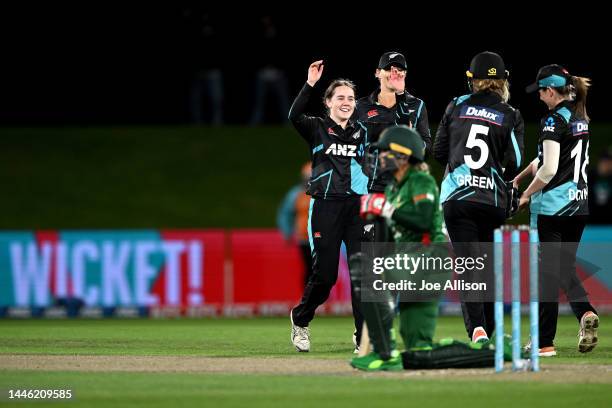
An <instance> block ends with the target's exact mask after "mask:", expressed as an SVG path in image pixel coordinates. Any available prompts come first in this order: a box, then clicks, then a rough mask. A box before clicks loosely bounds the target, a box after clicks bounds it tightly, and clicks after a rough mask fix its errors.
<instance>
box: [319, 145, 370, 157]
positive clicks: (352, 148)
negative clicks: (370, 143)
mask: <svg viewBox="0 0 612 408" xmlns="http://www.w3.org/2000/svg"><path fill="white" fill-rule="evenodd" d="M325 154H333V155H334V156H346V157H357V155H359V156H363V144H361V145H359V150H357V146H356V145H346V144H341V143H332V144H331V145H330V146H329V147H328V148H327V150H326V151H325Z"/></svg>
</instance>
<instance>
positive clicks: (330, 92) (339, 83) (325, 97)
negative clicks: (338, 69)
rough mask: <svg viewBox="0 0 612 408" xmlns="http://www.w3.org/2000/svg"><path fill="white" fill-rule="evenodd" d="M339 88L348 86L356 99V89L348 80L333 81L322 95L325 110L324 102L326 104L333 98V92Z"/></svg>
mask: <svg viewBox="0 0 612 408" xmlns="http://www.w3.org/2000/svg"><path fill="white" fill-rule="evenodd" d="M339 86H348V87H349V88H351V89H352V90H353V93H354V94H355V98H357V87H356V86H355V84H354V83H353V81H351V80H349V79H342V78H338V79H334V80H333V81H332V82H331V83H330V84H329V86H328V87H327V89H326V90H325V94H324V95H323V105H324V106H325V108H326V109H327V105H326V104H325V102H327V101H328V100H330V99H331V98H332V97H333V96H334V92H336V88H338V87H339ZM327 110H328V111H329V109H327Z"/></svg>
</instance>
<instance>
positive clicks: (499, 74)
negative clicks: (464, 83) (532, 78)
mask: <svg viewBox="0 0 612 408" xmlns="http://www.w3.org/2000/svg"><path fill="white" fill-rule="evenodd" d="M465 74H466V75H467V76H468V78H471V79H506V78H508V71H506V65H505V64H504V60H503V59H502V57H500V56H499V54H496V53H494V52H490V51H485V52H481V53H480V54H477V55H476V56H475V57H474V58H472V62H471V63H470V69H469V70H468V71H466V73H465Z"/></svg>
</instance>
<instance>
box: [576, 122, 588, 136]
mask: <svg viewBox="0 0 612 408" xmlns="http://www.w3.org/2000/svg"><path fill="white" fill-rule="evenodd" d="M588 133H589V124H588V123H587V122H586V121H585V120H579V121H576V122H572V135H573V136H580V135H586V134H588Z"/></svg>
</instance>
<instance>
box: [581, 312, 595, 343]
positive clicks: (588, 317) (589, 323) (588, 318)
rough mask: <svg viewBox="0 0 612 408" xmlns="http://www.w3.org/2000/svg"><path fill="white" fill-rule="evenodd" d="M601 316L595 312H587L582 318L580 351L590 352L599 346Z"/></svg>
mask: <svg viewBox="0 0 612 408" xmlns="http://www.w3.org/2000/svg"><path fill="white" fill-rule="evenodd" d="M598 327H599V317H598V316H597V315H596V314H595V313H593V312H586V313H585V314H583V315H582V317H581V318H580V331H579V332H578V351H579V352H581V353H588V352H589V351H592V350H593V349H594V348H595V346H597V328H598Z"/></svg>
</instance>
